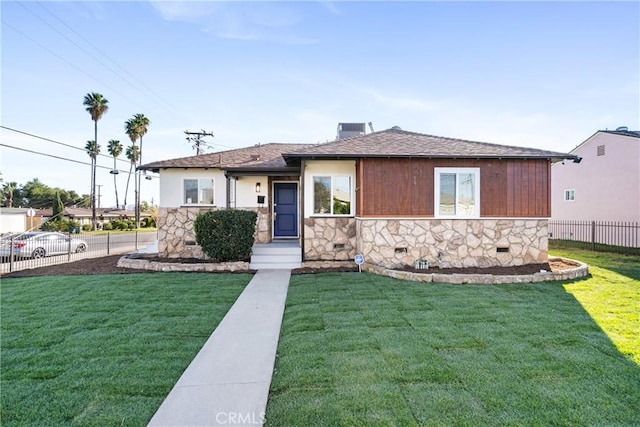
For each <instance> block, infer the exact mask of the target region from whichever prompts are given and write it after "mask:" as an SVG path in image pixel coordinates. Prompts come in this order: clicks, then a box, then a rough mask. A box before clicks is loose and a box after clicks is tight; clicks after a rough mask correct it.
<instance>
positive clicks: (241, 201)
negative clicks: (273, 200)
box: [232, 176, 271, 208]
mask: <svg viewBox="0 0 640 427" xmlns="http://www.w3.org/2000/svg"><path fill="white" fill-rule="evenodd" d="M257 182H259V183H260V192H259V193H257V192H256V183H257ZM235 187H236V192H235V195H236V204H235V207H236V208H255V207H258V196H265V197H264V206H267V201H268V200H269V193H270V191H271V189H270V188H269V178H268V177H266V176H243V177H240V178H239V179H237V180H236V181H235ZM232 207H233V206H232Z"/></svg>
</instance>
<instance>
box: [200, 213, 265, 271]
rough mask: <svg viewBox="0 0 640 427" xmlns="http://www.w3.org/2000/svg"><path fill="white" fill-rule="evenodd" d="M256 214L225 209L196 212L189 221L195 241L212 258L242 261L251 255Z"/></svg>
mask: <svg viewBox="0 0 640 427" xmlns="http://www.w3.org/2000/svg"><path fill="white" fill-rule="evenodd" d="M257 219H258V214H257V213H255V212H252V211H243V210H234V209H225V210H218V211H208V212H203V213H200V214H199V215H198V216H197V217H196V220H195V221H194V223H193V228H194V230H195V233H196V242H197V243H198V244H199V245H200V246H201V247H202V250H203V251H204V253H205V254H207V255H208V256H209V257H211V258H212V259H214V260H216V261H220V262H227V261H246V260H248V259H249V257H250V256H251V248H252V247H253V242H254V237H253V235H254V232H255V228H256V221H257Z"/></svg>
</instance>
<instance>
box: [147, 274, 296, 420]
mask: <svg viewBox="0 0 640 427" xmlns="http://www.w3.org/2000/svg"><path fill="white" fill-rule="evenodd" d="M290 276H291V271H289V270H259V271H258V272H257V273H256V275H255V276H254V277H253V279H252V280H251V282H249V284H248V285H247V287H246V288H245V290H244V291H243V292H242V294H240V296H239V297H238V299H237V301H236V302H235V304H234V305H233V306H232V307H231V309H230V310H229V312H228V313H227V315H226V316H225V317H224V319H222V322H220V324H219V325H218V327H217V328H216V330H215V331H214V332H213V334H212V335H211V337H209V339H208V340H207V342H206V343H205V344H204V346H203V347H202V349H201V350H200V352H199V353H198V354H197V356H196V357H195V359H194V360H193V361H192V362H191V364H190V365H189V367H188V368H187V370H186V371H184V373H183V374H182V376H181V377H180V379H179V380H178V382H177V383H176V385H175V386H174V387H173V389H172V390H171V392H170V393H169V395H168V396H167V398H166V399H165V400H164V402H163V403H162V405H161V406H160V408H159V409H158V411H157V412H156V414H155V415H154V416H153V418H152V419H151V421H150V422H149V426H217V425H225V426H230V425H231V426H256V425H261V424H263V422H264V414H265V412H266V407H267V398H268V396H269V386H270V384H271V375H272V373H273V367H274V364H275V358H276V349H277V346H278V338H279V336H280V325H281V323H282V315H283V313H284V305H285V300H286V297H287V289H288V287H289V278H290Z"/></svg>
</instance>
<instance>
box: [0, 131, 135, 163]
mask: <svg viewBox="0 0 640 427" xmlns="http://www.w3.org/2000/svg"><path fill="white" fill-rule="evenodd" d="M0 128H2V129H6V130H9V131H12V132H16V133H20V134H22V135H27V136H30V137H32V138H38V139H41V140H43V141H48V142H53V143H54V144H58V145H62V146H64V147H69V148H73V149H74V150H80V151H82V152H85V153H86V150H85V149H84V148H80V147H76V146H74V145H69V144H65V143H64V142H59V141H55V140H53V139H50V138H45V137H44V136H38V135H34V134H32V133H28V132H24V131H21V130H18V129H12V128H10V127H7V126H3V125H0ZM98 156H102V157H106V158H108V159H110V160H113V156H109V155H107V154H102V153H98ZM116 160H117V161H119V162H126V163H130V161H128V160H124V159H119V158H117V157H116Z"/></svg>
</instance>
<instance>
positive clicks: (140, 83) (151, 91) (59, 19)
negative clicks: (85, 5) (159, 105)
mask: <svg viewBox="0 0 640 427" xmlns="http://www.w3.org/2000/svg"><path fill="white" fill-rule="evenodd" d="M35 3H36V4H37V5H38V6H40V7H41V8H42V9H44V10H45V11H46V12H47V13H49V14H50V15H51V16H53V17H54V18H56V19H57V20H58V21H59V22H60V23H62V25H64V26H65V27H67V28H68V29H69V30H71V31H72V32H73V33H74V34H75V35H77V36H78V37H80V38H81V39H82V40H83V41H84V42H85V43H87V44H88V45H89V46H91V47H92V48H93V49H95V50H96V51H97V52H98V53H99V54H100V55H102V56H103V57H105V58H106V59H108V60H109V61H111V63H113V64H114V65H115V66H116V67H118V68H119V69H120V70H122V71H124V72H125V73H126V74H127V75H129V76H130V77H131V78H132V79H134V80H135V81H136V82H137V83H138V84H139V85H140V86H142V87H144V88H145V89H147V90H148V91H149V92H150V93H152V94H153V95H154V96H156V97H157V98H158V99H160V100H162V101H163V102H165V103H166V106H165V107H169V109H170V110H171V111H172V112H177V111H176V110H174V109H173V108H171V103H170V102H169V101H167V100H166V99H164V98H163V97H162V96H161V95H160V94H158V93H157V92H156V91H154V90H153V89H151V88H150V87H149V86H147V85H146V84H145V83H144V82H143V81H141V80H140V79H138V78H137V77H136V76H134V75H133V74H131V73H130V72H129V70H127V69H126V68H124V67H122V66H121V65H120V64H118V63H117V62H116V61H114V60H113V59H112V58H111V57H109V55H107V54H106V53H104V52H103V51H102V50H100V49H99V48H98V47H97V46H96V45H94V44H93V43H91V42H90V41H89V40H87V39H86V38H85V37H84V36H83V35H82V34H80V33H79V32H77V31H76V30H75V29H74V28H73V27H71V26H70V25H69V24H67V23H66V22H65V21H63V20H62V19H61V18H60V17H59V16H57V15H56V14H55V13H53V12H52V11H51V10H49V9H47V8H46V7H45V6H44V5H43V4H42V2H39V1H36V2H35ZM56 31H57V30H56ZM74 44H75V43H74ZM83 51H84V49H83ZM92 56H93V55H92ZM136 89H137V87H136ZM138 90H139V89H138Z"/></svg>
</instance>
